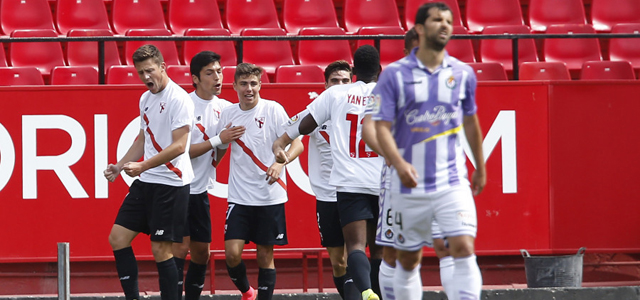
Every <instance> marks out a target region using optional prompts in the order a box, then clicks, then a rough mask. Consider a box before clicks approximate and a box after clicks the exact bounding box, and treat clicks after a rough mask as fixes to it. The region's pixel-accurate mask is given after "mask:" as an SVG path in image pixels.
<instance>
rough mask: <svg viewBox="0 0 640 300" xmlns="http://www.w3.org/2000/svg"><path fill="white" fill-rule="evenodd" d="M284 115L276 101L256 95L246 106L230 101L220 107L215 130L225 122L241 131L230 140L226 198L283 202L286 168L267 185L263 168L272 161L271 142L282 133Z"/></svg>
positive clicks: (243, 201) (252, 203)
mask: <svg viewBox="0 0 640 300" xmlns="http://www.w3.org/2000/svg"><path fill="white" fill-rule="evenodd" d="M287 119H288V116H287V112H286V111H285V110H284V107H282V105H280V103H278V102H275V101H272V100H267V99H260V100H258V104H256V106H255V107H254V108H252V109H250V110H246V111H245V110H242V109H240V104H233V105H231V106H228V107H226V108H224V109H223V110H222V114H221V118H220V122H218V131H220V130H221V129H222V127H224V126H225V125H226V124H228V123H231V124H232V126H244V127H245V132H244V134H243V135H242V137H240V138H239V139H237V140H235V141H233V142H231V144H232V147H231V158H230V161H229V166H230V167H229V181H228V184H229V185H228V188H229V196H228V198H227V200H228V202H233V203H236V204H242V205H250V206H266V205H274V204H281V203H285V202H287V190H286V172H285V168H282V173H281V174H280V179H279V180H278V182H275V183H274V184H272V185H269V183H268V181H267V180H266V178H267V172H266V171H267V169H268V168H269V167H270V166H271V165H272V164H273V163H274V162H275V156H274V155H273V152H272V151H271V146H272V145H273V142H275V141H276V139H277V138H278V137H279V136H281V135H282V134H283V133H284V127H283V126H282V124H284V122H286V121H287Z"/></svg>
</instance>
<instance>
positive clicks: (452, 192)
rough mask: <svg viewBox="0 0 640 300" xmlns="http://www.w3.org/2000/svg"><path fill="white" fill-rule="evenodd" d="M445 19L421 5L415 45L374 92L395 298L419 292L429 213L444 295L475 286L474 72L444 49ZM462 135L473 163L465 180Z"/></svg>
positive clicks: (478, 158) (440, 9)
mask: <svg viewBox="0 0 640 300" xmlns="http://www.w3.org/2000/svg"><path fill="white" fill-rule="evenodd" d="M452 19H453V17H452V14H451V9H450V8H449V7H448V6H446V5H445V4H443V3H440V2H434V3H427V4H424V5H423V6H421V7H420V8H419V9H418V12H417V14H416V22H415V24H416V25H415V29H416V32H417V33H418V36H419V47H418V48H415V49H413V50H412V52H411V54H409V56H407V57H405V58H403V59H401V60H398V61H397V62H394V63H392V64H390V65H389V66H388V67H387V68H386V69H385V71H384V72H383V73H382V75H381V76H380V80H379V83H378V85H377V86H376V88H375V89H374V91H373V94H374V97H375V102H376V103H375V105H374V108H373V117H372V119H373V120H374V121H376V124H375V125H376V132H377V140H378V142H379V145H380V147H381V148H382V152H383V153H384V154H385V158H386V159H387V160H388V161H389V162H390V163H391V165H392V166H393V168H392V169H391V170H392V176H391V180H392V181H391V188H390V191H391V194H392V196H391V201H392V205H393V210H394V211H395V212H396V214H395V217H396V220H395V223H396V224H395V226H394V229H395V230H396V236H395V238H394V246H395V248H396V250H397V257H398V261H397V267H396V269H395V274H394V293H395V296H396V298H399V299H409V300H413V299H422V283H421V279H420V270H419V269H420V259H421V257H422V247H423V246H424V245H428V244H429V243H430V242H431V240H432V236H431V233H432V223H431V222H432V220H437V222H438V226H439V229H440V231H441V232H442V235H443V236H444V237H446V239H447V242H448V243H449V251H450V253H451V256H452V257H453V273H452V275H451V276H452V279H451V285H450V286H449V287H448V290H447V296H448V297H449V298H450V299H456V300H457V299H470V300H476V299H480V292H481V289H482V275H481V273H480V269H479V268H478V264H477V261H476V256H475V254H474V240H475V235H476V232H477V217H476V210H475V203H474V200H473V195H477V194H478V193H480V192H481V191H482V189H483V188H484V186H485V184H486V170H485V165H484V155H483V153H482V131H481V129H480V125H479V121H478V117H477V114H476V111H477V106H476V103H475V89H476V77H475V72H474V71H473V69H472V68H471V67H469V66H468V65H466V64H465V63H463V62H461V61H459V60H457V59H456V58H454V57H451V56H449V55H448V53H447V52H446V51H445V49H444V48H445V46H446V44H447V42H448V41H449V39H450V37H451V34H452V30H453V27H452V25H451V24H452ZM462 134H464V135H465V137H466V140H467V141H468V142H469V146H470V148H471V151H472V153H473V157H474V158H475V163H476V164H475V166H476V171H475V172H474V173H473V175H472V177H471V182H469V179H468V176H467V169H466V156H465V154H464V152H463V147H462V141H463V138H462V136H461V135H462ZM470 185H471V187H470ZM446 289H447V288H446Z"/></svg>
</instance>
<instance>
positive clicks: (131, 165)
mask: <svg viewBox="0 0 640 300" xmlns="http://www.w3.org/2000/svg"><path fill="white" fill-rule="evenodd" d="M122 169H123V170H124V172H125V173H126V174H127V175H129V176H131V177H136V176H138V175H140V173H142V172H144V169H143V167H142V164H141V163H139V162H135V161H134V162H128V163H126V164H124V166H122Z"/></svg>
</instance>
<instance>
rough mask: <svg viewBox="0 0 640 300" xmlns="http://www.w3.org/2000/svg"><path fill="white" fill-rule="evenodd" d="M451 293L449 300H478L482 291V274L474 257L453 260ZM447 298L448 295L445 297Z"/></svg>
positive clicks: (473, 255)
mask: <svg viewBox="0 0 640 300" xmlns="http://www.w3.org/2000/svg"><path fill="white" fill-rule="evenodd" d="M453 262H454V267H453V268H454V269H453V280H452V281H453V283H452V284H451V286H452V287H453V293H452V295H451V296H453V297H450V298H449V299H451V300H479V299H480V292H481V291H482V274H481V273H480V268H479V267H478V262H477V260H476V255H475V254H471V255H470V256H467V257H459V258H454V259H453ZM447 296H448V295H447Z"/></svg>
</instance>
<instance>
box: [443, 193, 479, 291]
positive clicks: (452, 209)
mask: <svg viewBox="0 0 640 300" xmlns="http://www.w3.org/2000/svg"><path fill="white" fill-rule="evenodd" d="M435 201H437V202H438V203H439V204H438V205H437V207H438V209H437V210H436V212H435V213H436V218H437V220H438V225H439V226H440V229H441V230H442V232H443V235H444V236H446V237H447V242H448V243H449V252H450V253H451V256H452V257H453V263H454V267H453V275H452V277H453V280H452V282H453V283H452V284H451V288H452V290H453V291H452V294H453V295H452V296H453V297H452V298H453V299H458V298H460V297H462V296H466V297H470V298H473V297H475V299H479V298H480V292H481V290H482V274H481V273H480V268H479V267H478V262H477V260H476V256H475V254H474V251H475V249H474V242H475V235H476V230H477V218H476V210H475V203H474V201H473V196H472V193H471V190H470V188H469V187H468V186H457V187H454V188H451V189H449V190H447V191H445V192H443V193H442V194H441V195H439V196H438V197H437V200H435Z"/></svg>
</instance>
